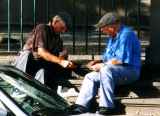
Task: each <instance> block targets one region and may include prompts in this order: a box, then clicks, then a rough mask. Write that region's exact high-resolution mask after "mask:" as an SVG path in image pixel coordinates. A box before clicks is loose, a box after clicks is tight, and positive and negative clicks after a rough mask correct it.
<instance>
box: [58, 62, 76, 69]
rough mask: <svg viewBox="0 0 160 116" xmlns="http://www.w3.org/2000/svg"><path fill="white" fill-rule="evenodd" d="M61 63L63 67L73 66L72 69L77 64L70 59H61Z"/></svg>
mask: <svg viewBox="0 0 160 116" xmlns="http://www.w3.org/2000/svg"><path fill="white" fill-rule="evenodd" d="M60 65H61V66H62V67H63V68H71V69H73V68H76V66H75V64H74V63H73V62H71V61H69V60H61V62H60Z"/></svg>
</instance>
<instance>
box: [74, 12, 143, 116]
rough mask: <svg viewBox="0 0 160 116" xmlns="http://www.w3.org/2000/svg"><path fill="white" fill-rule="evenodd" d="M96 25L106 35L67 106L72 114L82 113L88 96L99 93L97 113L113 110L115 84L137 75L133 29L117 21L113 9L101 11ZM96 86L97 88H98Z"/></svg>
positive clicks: (138, 62)
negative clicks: (98, 57) (71, 103)
mask: <svg viewBox="0 0 160 116" xmlns="http://www.w3.org/2000/svg"><path fill="white" fill-rule="evenodd" d="M96 27H97V28H99V29H100V30H101V32H102V33H104V34H106V35H108V36H109V38H108V39H107V46H106V49H105V52H104V54H103V58H102V62H101V61H91V62H90V63H88V65H87V66H88V68H89V69H91V70H92V72H91V73H88V74H87V75H86V76H85V78H84V81H83V84H82V87H81V91H80V93H79V96H78V98H77V100H76V104H75V105H74V106H72V107H71V113H72V114H81V113H85V112H87V111H88V109H89V105H90V100H91V99H92V98H93V97H95V96H96V94H97V93H98V94H99V97H100V98H99V113H100V114H102V115H106V114H110V113H112V112H113V111H114V108H115V105H114V99H113V98H114V88H115V85H123V84H130V83H132V82H134V81H136V80H138V79H139V75H140V69H141V60H140V53H141V48H140V42H139V40H138V37H137V35H136V34H135V33H134V31H133V30H132V29H131V28H130V27H127V26H125V25H123V24H122V23H121V20H120V16H119V15H118V14H117V13H115V12H109V13H107V14H105V15H104V16H103V17H102V18H101V19H100V21H99V22H98V24H96ZM98 89H99V92H98Z"/></svg>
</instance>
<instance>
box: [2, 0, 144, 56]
mask: <svg viewBox="0 0 160 116" xmlns="http://www.w3.org/2000/svg"><path fill="white" fill-rule="evenodd" d="M11 1H12V0H8V2H7V5H8V6H7V8H8V9H7V10H8V11H7V13H8V15H7V16H8V17H7V20H8V21H7V30H8V31H7V51H8V52H11V51H14V50H15V49H14V50H13V49H12V48H11V44H12V41H11V38H12V35H13V33H12V32H11V25H12V20H11V15H13V14H11V5H12V4H11ZM24 1H25V0H19V2H20V9H19V12H20V16H19V28H20V31H18V32H16V33H17V34H19V35H20V36H19V42H20V44H19V49H17V50H20V49H22V47H23V43H24V34H25V33H26V31H24V28H25V24H24V16H25V15H26V14H24V5H26V4H24ZM26 1H27V0H26ZM51 1H52V0H45V5H46V6H45V16H43V17H45V21H44V22H43V23H46V22H47V21H48V18H49V16H50V14H51V11H52V10H54V7H50V4H51ZM55 1H56V0H55ZM71 1H72V3H71V6H72V10H71V11H72V12H71V13H70V14H71V16H72V23H73V27H72V30H71V31H70V32H69V34H68V35H70V38H72V39H71V43H72V46H71V49H72V51H71V53H72V54H76V53H77V48H76V47H78V46H77V44H76V42H77V37H76V36H77V33H78V31H77V30H80V28H82V31H83V32H84V36H83V37H81V38H84V40H83V41H82V42H83V43H85V45H84V46H83V48H85V50H84V51H83V52H84V54H91V52H90V51H92V52H94V50H91V49H93V48H92V47H89V43H90V42H91V40H90V37H91V35H95V36H94V37H96V38H97V41H96V42H97V46H96V48H97V54H100V53H101V52H102V41H103V38H104V37H102V35H101V33H100V32H99V33H96V32H94V31H93V30H92V25H91V24H90V21H91V19H89V16H91V15H92V14H90V10H92V9H90V8H91V7H92V6H90V1H89V0H84V11H85V14H84V15H83V17H85V18H84V20H85V21H84V22H83V24H77V18H76V16H77V14H78V13H77V9H78V8H77V4H79V2H78V1H80V0H71ZM82 1H83V0H82ZM92 1H93V2H94V1H96V2H97V6H98V12H97V14H98V18H100V17H101V16H102V14H103V13H102V10H104V9H102V6H103V5H104V4H103V3H104V1H105V0H92ZM110 1H111V5H110V6H111V8H110V10H112V11H114V10H117V1H120V0H110ZM121 1H123V2H124V14H125V15H124V16H125V18H124V19H125V23H126V24H127V23H128V18H129V17H128V11H129V10H128V9H129V8H128V4H129V2H130V1H129V0H121ZM141 1H142V0H137V1H135V2H136V7H137V8H136V9H137V11H136V24H134V27H135V28H136V30H137V32H138V36H141V35H140V34H141V22H140V17H141ZM38 2H39V3H40V0H32V2H31V3H30V5H33V7H32V8H33V9H32V10H31V11H32V12H31V13H29V14H30V15H32V14H33V23H32V24H31V27H32V28H33V27H34V26H35V25H36V24H37V17H38V16H39V15H38V14H37V11H41V9H40V8H39V7H38V4H37V3H38ZM43 2H44V1H43ZM52 2H53V1H52ZM25 3H26V2H25ZM55 3H56V2H55ZM63 6H64V5H63ZM14 7H17V6H14ZM60 7H61V6H60ZM94 7H96V6H94ZM58 11H59V10H57V12H58ZM103 12H104V11H103ZM42 15H43V14H42ZM98 18H96V19H98ZM92 22H93V21H92ZM95 23H96V21H95ZM0 25H2V23H0ZM64 43H65V41H64ZM94 47H95V46H94ZM4 51H5V50H4Z"/></svg>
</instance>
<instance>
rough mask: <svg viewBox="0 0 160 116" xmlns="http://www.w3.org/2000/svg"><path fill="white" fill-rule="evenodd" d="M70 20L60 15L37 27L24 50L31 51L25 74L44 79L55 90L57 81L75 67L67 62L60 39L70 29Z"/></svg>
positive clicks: (66, 15)
mask: <svg viewBox="0 0 160 116" xmlns="http://www.w3.org/2000/svg"><path fill="white" fill-rule="evenodd" d="M69 19H70V17H69V16H68V14H66V13H60V14H58V15H56V16H54V17H52V18H51V19H50V20H49V23H48V24H39V25H37V26H36V27H35V28H34V29H33V32H32V34H31V37H30V38H28V39H27V41H26V43H25V45H24V48H23V49H24V51H25V50H26V51H30V54H29V56H28V61H27V63H26V69H25V72H26V73H28V74H30V75H31V76H33V77H35V76H36V77H37V76H40V77H41V78H43V79H44V80H43V79H40V80H41V81H42V80H43V81H44V82H42V83H44V84H46V85H47V86H49V87H50V88H52V89H55V90H56V88H57V83H56V81H57V80H59V79H61V78H63V77H65V76H66V74H64V72H66V73H67V72H68V70H66V69H68V68H72V67H73V66H74V64H73V63H72V62H71V61H68V60H65V57H66V56H67V51H66V49H64V48H63V42H62V39H61V38H60V33H62V32H66V31H67V30H68V28H69V24H70V22H71V20H69ZM26 57H27V55H26ZM18 62H19V61H18ZM21 67H23V66H21ZM20 69H21V68H20ZM37 72H38V73H37Z"/></svg>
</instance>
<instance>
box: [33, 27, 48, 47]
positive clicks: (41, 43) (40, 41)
mask: <svg viewBox="0 0 160 116" xmlns="http://www.w3.org/2000/svg"><path fill="white" fill-rule="evenodd" d="M46 39H47V34H46V29H45V25H38V26H37V27H36V29H35V41H34V48H35V49H37V48H45V41H46Z"/></svg>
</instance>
